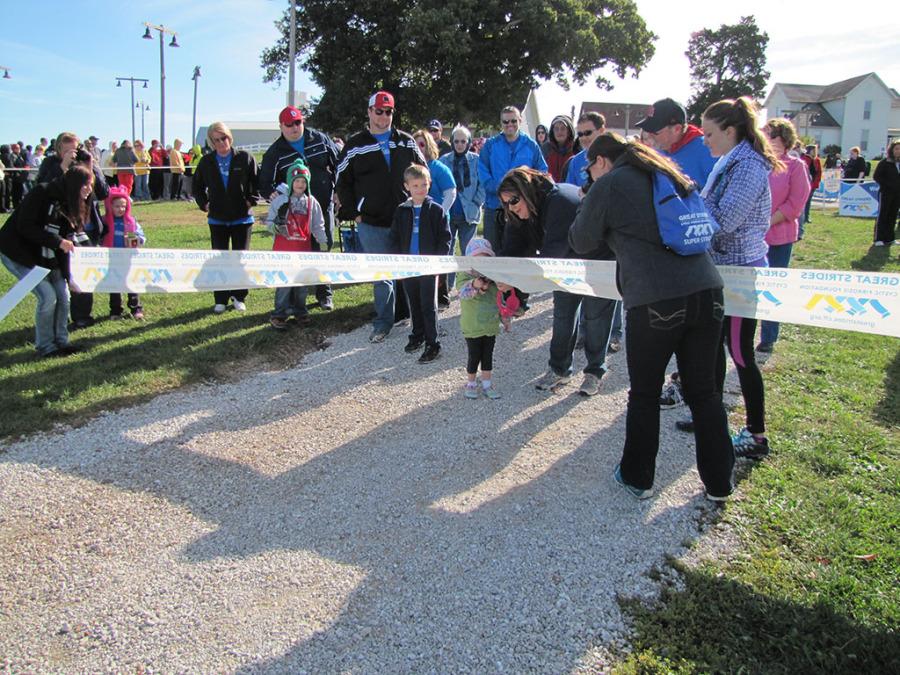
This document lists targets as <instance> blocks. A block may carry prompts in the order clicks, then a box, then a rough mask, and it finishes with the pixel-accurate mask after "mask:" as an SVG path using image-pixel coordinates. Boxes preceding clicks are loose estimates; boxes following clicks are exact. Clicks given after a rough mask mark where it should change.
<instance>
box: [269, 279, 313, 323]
mask: <svg viewBox="0 0 900 675" xmlns="http://www.w3.org/2000/svg"><path fill="white" fill-rule="evenodd" d="M307 295H309V288H308V287H306V286H280V287H278V288H276V289H275V311H274V312H272V316H274V317H279V318H281V319H287V318H288V317H289V316H291V315H293V316H297V317H299V316H306V315H307V314H309V310H307V309H306V296H307Z"/></svg>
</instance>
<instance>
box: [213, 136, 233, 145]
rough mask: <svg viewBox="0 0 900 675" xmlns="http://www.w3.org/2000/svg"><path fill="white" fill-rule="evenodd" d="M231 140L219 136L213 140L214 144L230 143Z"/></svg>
mask: <svg viewBox="0 0 900 675" xmlns="http://www.w3.org/2000/svg"><path fill="white" fill-rule="evenodd" d="M230 140H231V139H230V138H228V136H219V137H217V138H214V139H213V143H224V142H225V141H230Z"/></svg>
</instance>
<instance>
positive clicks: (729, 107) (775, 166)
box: [703, 96, 790, 173]
mask: <svg viewBox="0 0 900 675" xmlns="http://www.w3.org/2000/svg"><path fill="white" fill-rule="evenodd" d="M703 118H704V119H707V120H710V121H711V122H715V123H716V124H717V125H718V127H719V128H720V129H727V128H728V127H734V130H735V132H736V133H737V140H738V142H740V141H744V140H745V141H747V142H748V143H750V145H752V146H753V149H754V150H756V152H758V153H759V154H760V155H762V156H763V157H765V159H766V161H767V162H768V163H769V166H770V167H772V170H773V171H775V172H776V173H777V172H780V171H783V170H784V168H785V166H784V163H783V162H782V161H781V160H780V159H779V158H778V157H777V156H776V155H775V151H774V150H772V146H771V144H770V143H769V139H768V138H766V135H765V134H764V133H763V132H762V131H761V130H760V129H759V124H758V116H757V114H756V104H755V103H753V101H751V100H750V99H749V98H747V97H746V96H741V97H740V98H736V99H731V98H726V99H722V100H721V101H718V102H716V103H713V104H712V105H711V106H709V107H708V108H707V109H706V110H704V111H703ZM788 149H790V148H788Z"/></svg>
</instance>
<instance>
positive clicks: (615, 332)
mask: <svg viewBox="0 0 900 675" xmlns="http://www.w3.org/2000/svg"><path fill="white" fill-rule="evenodd" d="M610 336H611V337H612V339H613V340H621V339H622V302H621V301H619V302H617V303H616V316H615V317H614V318H613V325H612V333H610Z"/></svg>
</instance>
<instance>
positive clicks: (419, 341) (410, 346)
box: [403, 337, 425, 354]
mask: <svg viewBox="0 0 900 675" xmlns="http://www.w3.org/2000/svg"><path fill="white" fill-rule="evenodd" d="M424 344H425V339H424V338H414V337H411V338H409V342H407V343H406V346H405V347H404V348H403V351H405V352H406V353H407V354H412V353H413V352H417V351H419V349H420V348H421V347H422V345H424Z"/></svg>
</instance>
